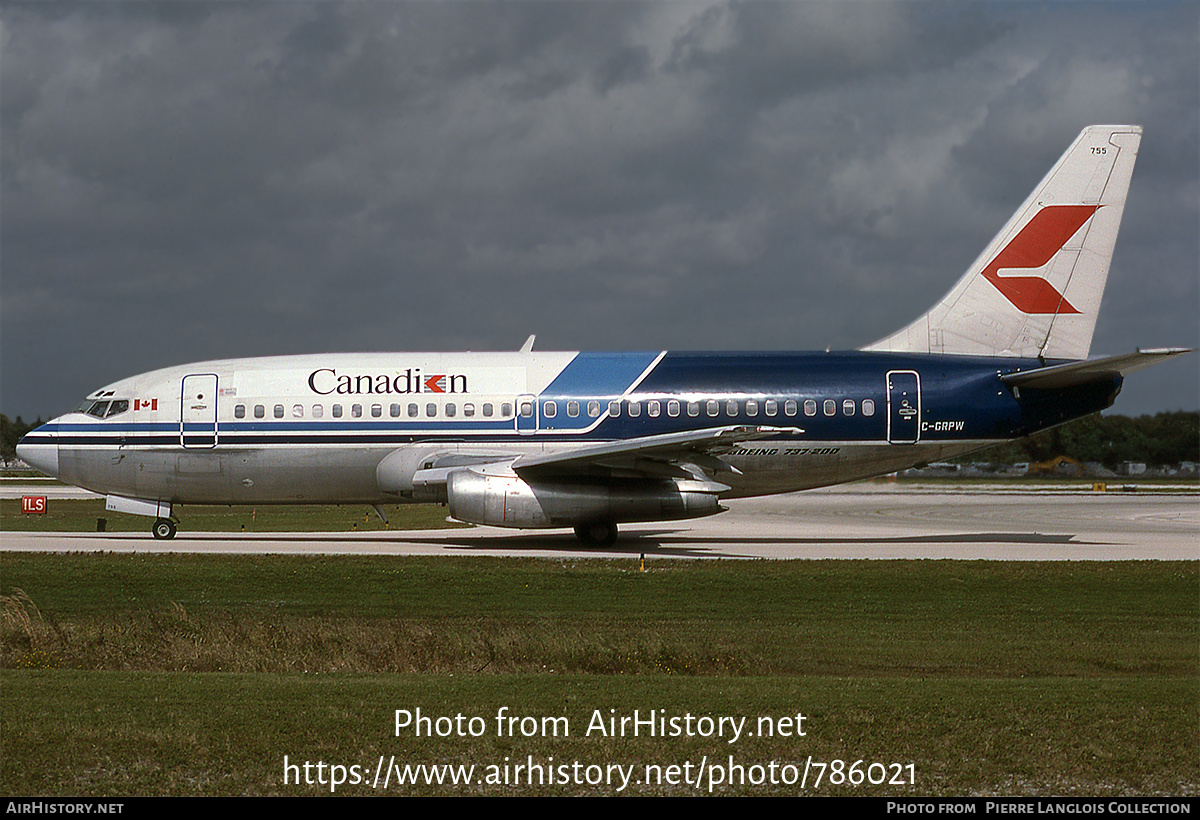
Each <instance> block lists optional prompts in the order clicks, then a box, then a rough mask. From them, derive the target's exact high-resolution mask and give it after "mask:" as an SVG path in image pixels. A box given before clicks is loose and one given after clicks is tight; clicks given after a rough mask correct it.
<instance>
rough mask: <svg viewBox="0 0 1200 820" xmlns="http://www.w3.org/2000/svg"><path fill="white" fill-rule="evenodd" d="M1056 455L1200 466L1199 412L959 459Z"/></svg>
mask: <svg viewBox="0 0 1200 820" xmlns="http://www.w3.org/2000/svg"><path fill="white" fill-rule="evenodd" d="M40 424H42V420H41V419H40V418H39V419H38V420H37V421H34V422H25V421H22V420H21V417H20V416H17V418H16V421H9V418H8V416H5V415H3V414H0V436H2V438H3V455H4V459H5V460H6V461H8V460H10V459H13V458H16V455H17V442H18V441H20V440H21V436H23V435H25V434H26V433H28V432H29V431H30V430H32V429H33V428H35V427H37V426H39V425H40ZM1055 456H1070V457H1071V458H1073V459H1076V460H1078V461H1084V462H1087V461H1095V462H1099V463H1101V464H1103V465H1104V466H1105V467H1108V468H1109V469H1110V470H1111V469H1114V468H1115V467H1117V466H1118V465H1119V464H1121V463H1122V462H1126V461H1139V462H1144V463H1146V464H1148V465H1150V466H1165V465H1173V464H1178V463H1179V462H1181V461H1200V412H1193V413H1183V412H1176V413H1156V414H1155V415H1153V416H1138V417H1136V418H1131V417H1129V416H1102V415H1099V414H1096V415H1094V416H1088V417H1086V418H1082V419H1078V420H1076V421H1073V422H1071V423H1069V424H1064V425H1062V426H1061V427H1055V428H1054V429H1052V430H1045V431H1043V432H1041V433H1037V434H1036V435H1033V436H1030V437H1028V438H1023V439H1018V440H1017V441H1013V442H1009V443H1008V444H1002V445H999V446H996V447H992V448H991V449H989V450H985V451H984V452H982V453H975V454H973V455H969V456H964V457H963V458H962V459H959V460H960V461H968V462H970V461H991V462H993V463H997V464H1016V463H1018V462H1022V461H1032V462H1037V461H1048V460H1050V459H1052V458H1054V457H1055Z"/></svg>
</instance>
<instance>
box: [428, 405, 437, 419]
mask: <svg viewBox="0 0 1200 820" xmlns="http://www.w3.org/2000/svg"><path fill="white" fill-rule="evenodd" d="M425 415H427V416H429V418H431V419H433V418H437V405H436V404H434V403H433V402H430V403H429V404H427V405H425Z"/></svg>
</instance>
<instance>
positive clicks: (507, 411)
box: [500, 402, 512, 419]
mask: <svg viewBox="0 0 1200 820" xmlns="http://www.w3.org/2000/svg"><path fill="white" fill-rule="evenodd" d="M511 415H512V405H511V404H509V403H508V402H501V403H500V418H502V419H506V418H508V417H509V416H511Z"/></svg>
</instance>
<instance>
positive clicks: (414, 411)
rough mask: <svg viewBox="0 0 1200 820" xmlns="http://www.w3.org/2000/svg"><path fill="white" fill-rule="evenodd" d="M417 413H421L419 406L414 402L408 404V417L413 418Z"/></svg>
mask: <svg viewBox="0 0 1200 820" xmlns="http://www.w3.org/2000/svg"><path fill="white" fill-rule="evenodd" d="M419 415H421V408H420V407H417V405H415V404H410V405H409V406H408V417H409V418H410V419H415V418H416V417H417V416H419Z"/></svg>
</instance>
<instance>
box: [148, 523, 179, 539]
mask: <svg viewBox="0 0 1200 820" xmlns="http://www.w3.org/2000/svg"><path fill="white" fill-rule="evenodd" d="M175 529H176V528H175V522H174V521H172V520H171V519H169V518H160V519H158V520H157V521H155V522H154V526H153V527H151V528H150V532H152V533H154V537H155V538H158V539H169V538H174V537H175Z"/></svg>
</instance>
